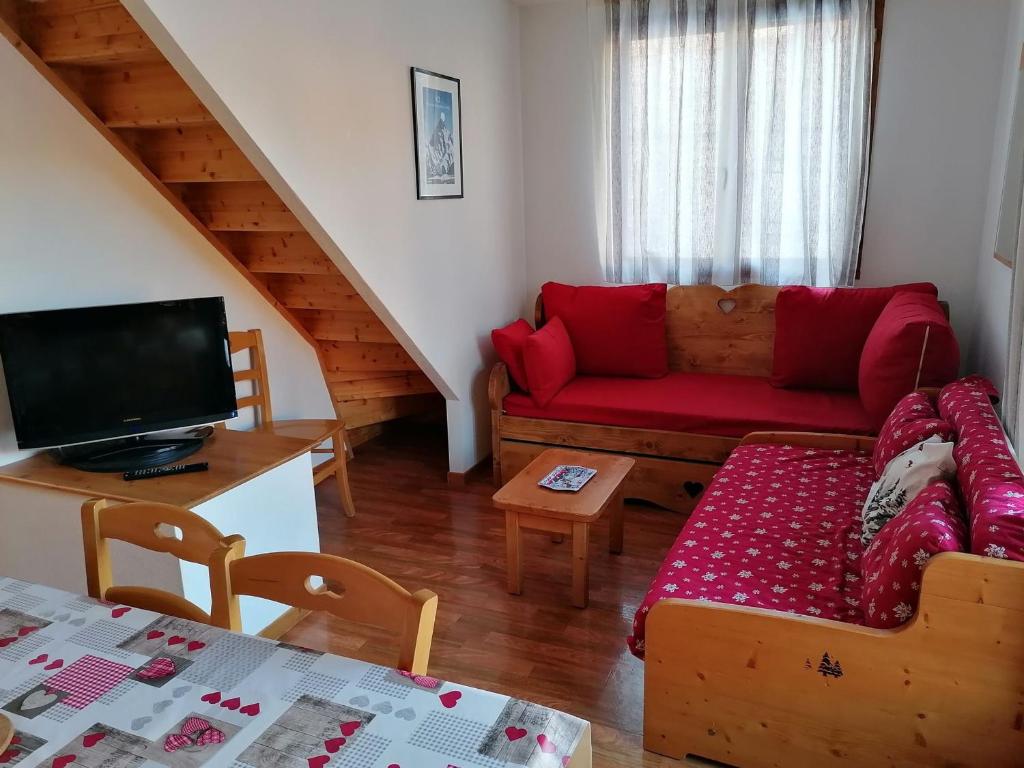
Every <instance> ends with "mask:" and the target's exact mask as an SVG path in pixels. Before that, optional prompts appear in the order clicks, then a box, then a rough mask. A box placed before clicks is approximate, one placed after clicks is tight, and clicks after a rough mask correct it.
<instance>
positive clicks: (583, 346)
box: [541, 283, 668, 379]
mask: <svg viewBox="0 0 1024 768" xmlns="http://www.w3.org/2000/svg"><path fill="white" fill-rule="evenodd" d="M666 292H667V287H666V286H665V284H664V283H658V284H652V285H624V286H618V287H613V288H608V287H603V286H595V285H584V286H579V287H577V286H572V285H562V284H561V283H545V284H544V286H543V287H542V288H541V296H542V298H543V301H544V316H545V317H546V318H547V319H548V320H551V319H552V318H555V317H557V318H560V319H561V320H562V322H563V323H565V328H566V330H567V331H568V332H569V338H570V339H572V346H573V350H574V351H575V353H576V366H577V368H578V370H579V372H580V373H583V374H590V375H593V376H638V377H642V378H649V379H656V378H658V377H660V376H664V375H665V374H667V373H668V341H667V340H666V338H665V296H666Z"/></svg>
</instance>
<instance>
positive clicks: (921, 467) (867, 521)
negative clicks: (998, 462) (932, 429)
mask: <svg viewBox="0 0 1024 768" xmlns="http://www.w3.org/2000/svg"><path fill="white" fill-rule="evenodd" d="M955 472H956V462H955V461H953V443H944V442H942V438H941V437H939V436H938V435H933V436H932V437H929V438H928V439H927V440H922V441H921V442H920V443H918V444H917V445H914V446H911V447H910V448H908V449H907V450H905V451H904V452H903V453H901V454H899V455H897V456H894V457H893V458H892V460H891V461H890V462H889V463H888V464H886V465H885V471H883V472H882V476H881V477H880V478H878V480H877V481H876V482H875V483H874V484H873V485H872V486H871V490H870V491H869V492H868V497H867V499H866V500H865V501H864V508H863V509H862V510H861V521H862V527H861V536H860V540H861V543H862V544H863V545H864V546H865V547H866V546H867V545H868V544H870V543H871V540H872V539H873V538H874V537H875V534H877V533H878V532H879V531H880V530H882V526H883V525H885V524H886V523H887V522H889V521H890V520H891V519H892V518H894V517H896V515H898V514H899V513H900V512H902V511H903V510H904V509H906V508H907V505H908V504H909V503H910V502H911V501H913V499H914V497H915V496H917V494H918V493H919V492H920V491H922V490H924V488H925V487H926V486H927V485H929V484H930V483H932V482H934V481H936V480H940V479H943V478H947V479H948V478H950V477H952V476H953V473H955Z"/></svg>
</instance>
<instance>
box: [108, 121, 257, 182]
mask: <svg viewBox="0 0 1024 768" xmlns="http://www.w3.org/2000/svg"><path fill="white" fill-rule="evenodd" d="M118 134H119V135H120V136H121V138H122V139H124V140H125V142H126V143H128V144H129V145H130V146H131V147H132V149H134V150H135V152H136V153H137V154H138V155H139V157H140V158H142V161H143V162H144V163H145V164H146V166H147V167H148V168H149V169H150V170H151V171H153V173H155V174H156V175H157V177H158V178H159V179H160V180H161V181H163V182H170V183H173V182H193V183H217V182H227V181H262V180H263V177H262V176H260V174H259V172H258V171H257V170H256V169H255V168H254V167H253V165H252V163H250V162H249V160H248V158H246V156H245V155H244V154H243V153H242V150H240V149H239V148H238V146H237V145H236V144H235V142H234V141H232V140H231V137H230V136H228V134H227V132H226V131H225V130H224V129H223V128H221V127H220V126H219V125H217V124H207V123H200V124H199V125H177V126H175V127H173V128H166V127H158V128H148V129H124V128H122V129H118Z"/></svg>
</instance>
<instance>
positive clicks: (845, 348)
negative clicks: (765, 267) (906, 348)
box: [772, 283, 938, 392]
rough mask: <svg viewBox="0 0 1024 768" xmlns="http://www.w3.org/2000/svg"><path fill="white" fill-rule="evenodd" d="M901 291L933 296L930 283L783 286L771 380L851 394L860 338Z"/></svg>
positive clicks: (861, 345)
mask: <svg viewBox="0 0 1024 768" xmlns="http://www.w3.org/2000/svg"><path fill="white" fill-rule="evenodd" d="M900 291H910V292H916V293H928V294H931V295H932V296H938V289H937V288H936V287H935V286H934V285H932V284H931V283H910V284H908V285H897V286H892V287H890V288H810V287H807V286H802V285H797V286H788V287H786V288H783V289H782V290H781V291H779V296H778V298H777V299H776V301H775V351H774V355H773V360H772V384H773V385H774V386H776V387H790V388H794V389H841V390H848V391H851V392H855V391H856V390H857V370H858V366H859V365H860V354H861V351H862V350H863V349H864V342H865V341H867V338H868V334H869V333H871V328H872V326H873V325H874V324H875V321H876V320H877V319H878V316H879V315H880V314H881V313H882V310H883V309H884V308H885V305H886V304H887V303H888V302H889V299H891V298H892V297H893V296H895V295H896V294H897V293H899V292H900Z"/></svg>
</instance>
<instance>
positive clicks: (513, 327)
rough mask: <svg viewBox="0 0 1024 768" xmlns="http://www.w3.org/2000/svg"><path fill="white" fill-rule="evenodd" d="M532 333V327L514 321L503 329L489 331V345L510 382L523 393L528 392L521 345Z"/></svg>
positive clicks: (520, 321)
mask: <svg viewBox="0 0 1024 768" xmlns="http://www.w3.org/2000/svg"><path fill="white" fill-rule="evenodd" d="M531 333H533V326H532V325H530V324H529V323H528V322H526V321H525V320H516V321H515V322H514V323H510V324H509V325H506V326H505V327H504V328H496V329H495V330H493V331H491V343H492V344H494V351H495V352H497V353H498V357H500V358H501V362H503V363H504V364H505V365H506V367H508V375H509V376H511V377H512V381H514V382H515V383H516V385H517V386H518V387H519V388H520V389H521V390H523V391H524V392H529V391H530V385H529V384H528V383H527V381H526V366H525V365H523V344H524V343H525V342H526V337H527V336H529V335H530V334H531Z"/></svg>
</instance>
